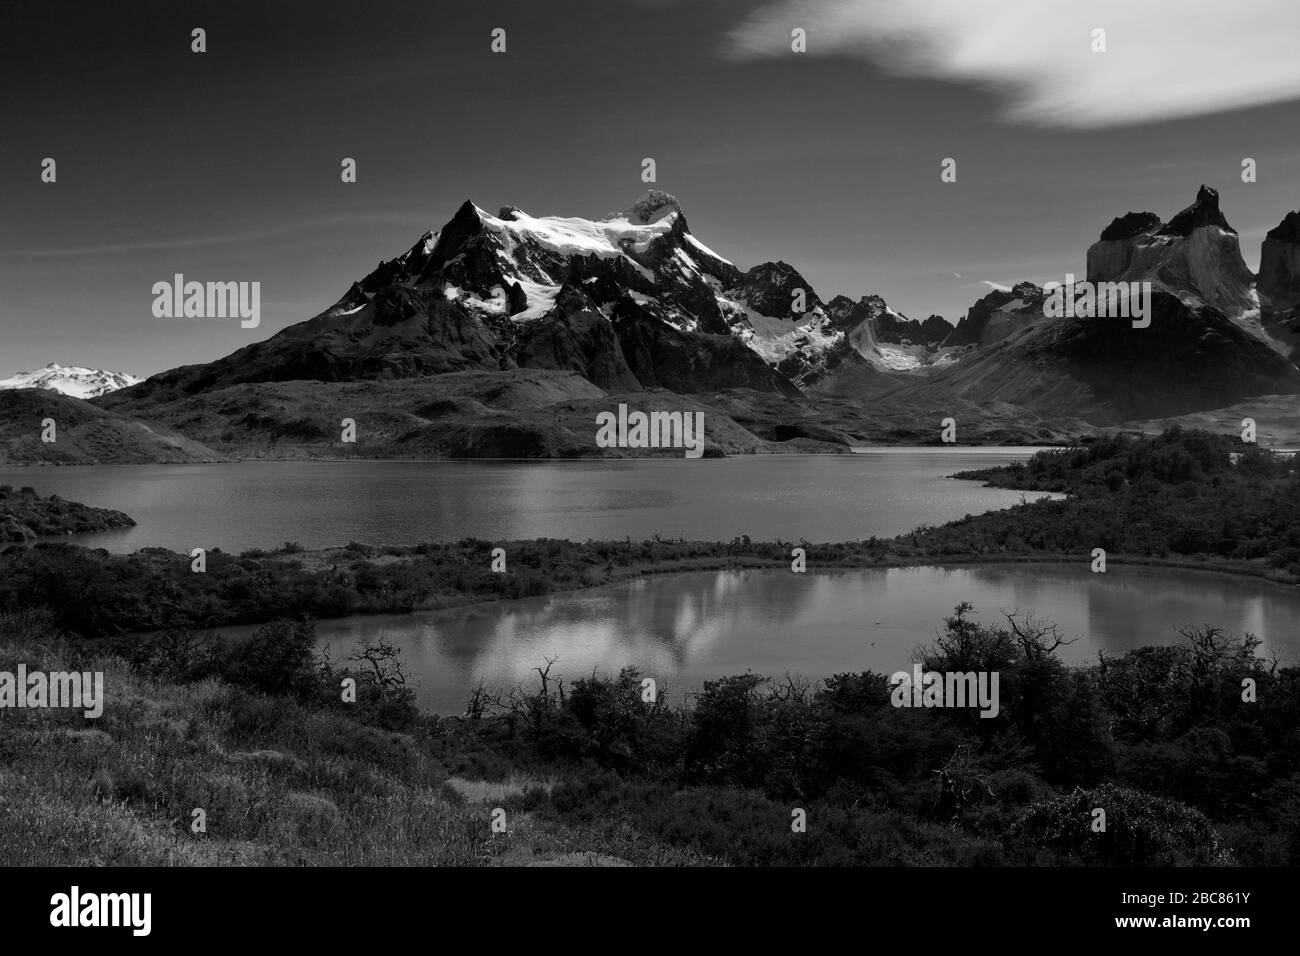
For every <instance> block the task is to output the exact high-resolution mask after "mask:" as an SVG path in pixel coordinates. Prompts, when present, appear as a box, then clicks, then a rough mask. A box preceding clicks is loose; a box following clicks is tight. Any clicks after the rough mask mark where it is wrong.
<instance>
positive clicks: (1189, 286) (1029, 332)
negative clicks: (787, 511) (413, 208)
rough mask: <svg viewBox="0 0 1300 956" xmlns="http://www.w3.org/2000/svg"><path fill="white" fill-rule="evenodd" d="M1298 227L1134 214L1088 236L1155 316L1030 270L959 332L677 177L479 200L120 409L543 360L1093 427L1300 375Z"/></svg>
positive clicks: (593, 372) (1199, 212)
mask: <svg viewBox="0 0 1300 956" xmlns="http://www.w3.org/2000/svg"><path fill="white" fill-rule="evenodd" d="M1293 233H1294V230H1292V229H1290V228H1289V227H1286V224H1285V223H1284V226H1283V227H1279V229H1277V230H1274V233H1270V240H1271V241H1272V243H1273V245H1272V246H1271V247H1270V258H1269V259H1268V262H1269V263H1270V266H1269V268H1270V272H1269V277H1270V278H1269V281H1268V282H1267V283H1263V284H1260V285H1259V286H1258V287H1257V284H1256V282H1255V277H1254V276H1253V275H1251V274H1250V272H1249V270H1247V269H1246V267H1245V265H1244V262H1243V260H1242V258H1241V253H1240V247H1239V238H1238V235H1237V233H1236V231H1235V230H1233V229H1232V227H1231V226H1230V225H1228V223H1227V220H1226V219H1225V218H1224V216H1223V214H1222V213H1221V212H1220V211H1219V207H1218V194H1217V193H1216V192H1215V191H1214V190H1213V189H1210V188H1208V187H1202V189H1201V190H1200V192H1199V193H1198V194H1197V197H1196V200H1195V202H1193V204H1192V205H1191V206H1189V207H1188V208H1187V209H1185V210H1183V211H1182V212H1180V213H1178V214H1177V215H1175V216H1174V217H1172V218H1171V219H1170V220H1169V221H1168V222H1163V221H1162V220H1161V219H1160V217H1158V216H1156V215H1155V214H1153V213H1129V214H1127V215H1125V216H1121V217H1119V218H1117V219H1116V220H1115V221H1114V222H1112V223H1111V224H1110V225H1109V226H1108V227H1106V229H1104V230H1103V231H1102V233H1101V236H1100V238H1099V240H1098V241H1097V242H1096V243H1094V244H1093V246H1092V247H1091V248H1090V249H1089V250H1088V253H1087V277H1088V280H1089V281H1093V282H1102V281H1107V282H1109V281H1126V282H1129V281H1132V282H1141V281H1149V282H1151V284H1152V297H1151V302H1150V306H1151V310H1152V319H1153V324H1152V326H1151V328H1143V329H1133V328H1132V327H1131V325H1130V324H1129V323H1128V322H1123V321H1122V322H1114V321H1105V320H1092V319H1084V318H1082V317H1078V316H1074V317H1064V318H1061V317H1055V318H1054V317H1051V316H1049V315H1048V314H1047V311H1046V310H1045V307H1044V300H1045V295H1046V294H1045V291H1044V289H1043V288H1041V287H1039V286H1038V285H1035V284H1033V283H1028V282H1025V283H1020V284H1018V285H1016V286H1015V287H1014V288H1012V289H1011V290H1008V291H1002V290H998V291H995V292H992V293H989V294H988V295H986V296H984V297H983V298H982V299H981V300H980V301H978V302H976V303H975V304H974V305H973V306H972V307H971V309H970V311H969V313H968V314H967V315H966V316H965V317H964V318H963V319H962V321H961V323H959V324H958V326H957V327H956V328H953V327H952V326H950V325H949V324H948V323H947V322H945V321H944V320H943V319H941V318H939V317H938V316H931V317H930V318H928V319H926V320H925V321H924V322H918V321H915V320H912V319H909V318H908V317H907V316H905V315H903V314H902V313H900V312H898V311H896V310H894V309H892V308H890V307H889V305H888V304H887V303H886V302H885V301H884V300H883V299H881V298H880V297H879V296H872V295H868V296H863V297H861V298H859V299H858V300H856V301H854V300H853V299H851V298H849V297H847V296H842V295H841V296H835V297H833V298H831V299H829V300H828V299H823V298H822V297H821V296H820V295H818V294H817V292H816V290H814V289H813V288H812V285H811V283H809V282H808V281H807V279H806V278H805V277H804V276H802V275H801V274H800V273H799V271H798V270H797V269H795V268H794V267H793V266H791V265H789V264H788V263H786V262H783V261H780V260H775V261H771V262H763V263H760V264H758V265H755V266H753V267H752V268H749V269H746V270H742V269H740V268H739V267H737V266H736V265H735V264H734V263H733V262H731V261H729V260H728V259H726V258H724V257H723V256H721V255H720V254H719V253H717V252H715V251H713V249H711V248H710V247H709V246H708V245H706V244H705V243H704V242H703V241H701V240H700V239H698V238H696V237H695V235H694V234H693V233H692V232H691V230H690V228H689V226H688V225H687V222H686V216H685V214H684V213H683V211H682V209H681V207H680V205H679V204H678V203H677V201H676V199H674V198H673V197H672V196H671V195H669V194H668V193H665V192H662V191H659V190H651V191H650V192H649V193H647V194H646V195H645V196H643V197H642V198H641V199H640V200H638V201H637V202H636V203H634V204H633V205H632V206H631V207H629V208H628V209H626V210H624V211H622V212H617V213H612V214H610V215H608V216H605V217H604V218H603V219H583V218H571V217H562V216H533V215H530V214H528V213H526V212H524V211H523V210H521V209H519V208H517V207H515V206H505V207H502V208H501V209H500V210H499V211H498V212H497V213H496V214H495V215H494V214H492V213H489V212H488V211H486V210H484V209H482V208H481V207H479V206H477V205H476V204H475V203H473V202H471V201H466V202H465V203H463V204H462V205H461V206H460V208H459V209H458V210H457V211H456V213H455V215H454V216H453V217H452V219H451V220H450V221H449V222H448V223H447V224H446V225H445V226H444V227H443V228H442V229H441V230H439V231H437V232H433V231H430V232H427V233H425V234H424V235H423V236H421V237H420V238H419V239H418V240H417V242H416V243H415V244H414V245H413V246H411V247H410V248H409V249H408V250H407V251H406V252H404V253H402V254H401V255H399V256H398V257H396V258H395V259H391V260H387V261H381V262H380V263H379V264H378V265H377V267H376V268H375V269H373V270H372V271H371V272H370V273H369V274H368V275H366V276H365V277H364V278H362V279H360V280H359V281H357V282H354V283H353V284H352V286H351V288H349V289H348V291H347V292H346V293H345V294H344V295H343V297H342V298H340V299H339V300H338V301H337V302H336V303H335V304H334V305H332V306H331V307H330V308H328V309H326V310H325V311H324V312H322V313H320V314H319V315H317V316H316V317H315V318H312V319H309V320H307V321H305V322H300V323H298V324H297V325H293V326H290V327H288V328H286V329H284V330H282V331H281V332H279V333H277V334H276V335H274V336H272V337H271V338H269V339H266V340H265V341H262V342H258V343H256V344H253V345H249V346H247V347H245V348H243V349H240V350H239V351H238V352H235V353H233V354H232V355H228V356H226V357H225V358H221V359H218V360H216V361H215V362H210V363H208V364H205V365H193V366H186V367H184V368H178V369H173V370H172V371H169V372H164V373H162V374H160V375H156V376H153V377H152V378H150V379H149V380H147V381H146V382H144V383H143V384H141V385H138V386H135V387H134V388H131V389H128V390H124V391H123V392H121V393H119V394H117V395H113V396H111V397H110V398H108V399H106V400H105V406H106V407H110V406H111V407H115V408H117V407H120V408H128V409H129V408H131V407H135V406H137V405H145V404H152V405H157V404H160V403H168V402H173V401H183V400H185V399H186V398H188V397H190V396H197V395H207V394H211V393H213V392H216V391H218V390H221V389H225V388H229V387H232V386H237V385H243V384H256V383H267V382H289V381H300V382H313V381H315V382H366V381H374V380H398V379H418V378H427V377H430V376H437V375H443V374H445V373H449V372H500V371H511V370H515V369H538V370H548V371H560V372H570V373H577V374H578V375H580V376H581V377H582V378H583V379H585V380H586V382H587V383H590V384H591V385H594V386H596V387H597V388H598V389H602V390H605V391H607V392H626V393H633V392H637V391H641V390H645V389H654V388H663V389H668V390H670V391H673V392H677V393H679V394H686V395H695V396H711V399H710V400H714V401H716V400H721V399H720V398H719V396H720V395H721V393H724V392H727V391H729V390H747V391H749V392H751V393H752V392H758V393H767V394H768V395H769V396H772V395H775V396H782V397H788V398H801V397H803V398H813V397H820V396H829V397H833V398H835V399H837V400H838V399H841V398H843V399H851V400H854V401H861V400H863V399H866V398H872V397H884V396H888V397H890V400H891V401H897V402H903V403H905V404H907V403H910V404H908V407H918V408H919V407H929V406H928V405H926V403H930V405H934V404H935V403H938V404H939V405H943V404H945V403H947V404H951V401H950V400H951V399H960V400H963V401H968V402H971V403H974V404H976V405H980V406H981V407H983V405H984V403H988V402H997V403H1002V405H1005V406H1006V407H1022V408H1025V409H1028V410H1030V411H1031V412H1033V413H1035V414H1039V415H1045V416H1051V417H1054V418H1071V419H1073V418H1082V419H1084V420H1085V421H1090V422H1093V423H1103V422H1104V423H1110V422H1117V421H1126V420H1134V419H1146V418H1151V417H1155V416H1161V415H1177V414H1185V413H1187V412H1190V411H1200V410H1204V409H1209V408H1221V407H1226V406H1228V405H1231V404H1233V403H1235V402H1238V401H1240V400H1242V399H1243V398H1248V397H1251V396H1256V395H1265V394H1280V393H1287V394H1290V393H1294V392H1296V391H1300V369H1297V367H1296V365H1295V363H1294V359H1293V358H1292V357H1291V354H1290V343H1289V342H1288V341H1287V340H1286V336H1284V335H1283V334H1282V331H1284V330H1285V329H1290V326H1286V322H1287V321H1293V320H1286V319H1284V318H1274V317H1273V316H1274V313H1276V312H1277V311H1278V308H1279V307H1285V306H1288V305H1290V304H1292V302H1293V300H1295V299H1296V297H1297V294H1295V293H1294V291H1293V288H1294V286H1295V285H1296V283H1297V281H1300V280H1295V276H1296V275H1300V266H1298V265H1297V262H1300V257H1298V256H1297V254H1296V249H1297V248H1300V244H1298V243H1296V242H1294V241H1292V240H1293V238H1294V237H1293ZM1064 268H1068V265H1066V264H1063V269H1064ZM1262 300H1267V302H1265V303H1264V304H1265V305H1266V306H1267V308H1265V309H1261V302H1262ZM1284 326H1285V329H1284ZM1291 331H1294V330H1291ZM754 402H758V400H757V399H755V400H754ZM761 404H765V407H766V400H765V399H764V400H763V402H762V403H761ZM490 406H491V403H490V402H488V403H484V404H483V405H482V407H483V408H489V407H490ZM421 407H422V408H423V406H421ZM430 407H432V406H430ZM771 407H776V406H771ZM999 407H1001V406H999ZM178 414H179V413H178ZM737 414H740V415H741V418H744V419H745V420H746V421H756V420H757V418H754V419H751V418H747V417H746V416H745V415H744V414H743V413H740V412H739V411H738V412H737ZM765 414H766V413H765ZM417 417H422V416H417ZM769 417H770V416H769ZM737 420H738V421H739V420H740V419H737ZM291 424H292V423H291ZM286 427H289V426H286ZM293 427H297V426H296V425H294V426H293Z"/></svg>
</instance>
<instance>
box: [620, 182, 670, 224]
mask: <svg viewBox="0 0 1300 956" xmlns="http://www.w3.org/2000/svg"><path fill="white" fill-rule="evenodd" d="M681 211H682V207H681V206H680V205H679V204H678V202H677V197H676V196H674V195H673V194H672V193H667V192H664V191H663V190H662V189H649V190H646V192H645V195H643V196H642V197H641V198H640V199H638V200H637V201H636V202H634V203H633V204H632V205H631V206H629V207H628V208H627V209H625V210H623V212H621V213H614V214H612V215H610V216H608V217H606V218H609V219H613V218H616V217H619V216H621V217H622V218H624V219H626V220H627V221H628V222H639V223H641V224H643V225H644V224H646V223H651V222H658V221H659V220H660V219H662V218H663V217H664V216H666V215H668V214H669V213H672V212H676V213H680V212H681Z"/></svg>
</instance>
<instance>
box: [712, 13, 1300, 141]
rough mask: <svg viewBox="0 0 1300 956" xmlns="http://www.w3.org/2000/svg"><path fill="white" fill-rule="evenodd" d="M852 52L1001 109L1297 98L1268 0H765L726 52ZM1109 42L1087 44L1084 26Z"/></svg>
mask: <svg viewBox="0 0 1300 956" xmlns="http://www.w3.org/2000/svg"><path fill="white" fill-rule="evenodd" d="M795 27H802V28H804V29H805V30H806V31H807V37H808V39H807V45H808V52H807V55H809V56H817V55H852V56H858V57H862V58H864V59H867V60H870V61H871V62H873V63H875V64H876V65H878V66H879V67H880V68H882V69H883V70H885V71H887V72H890V73H894V74H897V75H900V76H917V77H928V78H937V79H944V80H952V81H955V82H960V83H967V84H970V85H972V86H977V87H980V88H984V89H989V90H992V91H994V92H996V93H997V94H998V95H999V96H1000V97H1001V98H1002V102H1003V111H1004V116H1005V118H1007V119H1009V120H1012V121H1017V122H1023V123H1029V124H1034V125H1040V126H1061V127H1078V128H1098V127H1105V126H1122V125H1128V124H1134V123H1142V122H1149V121H1158V120H1167V119H1174V118H1179V117H1188V116H1197V115H1201V114H1205V113H1214V112H1219V111H1223V110H1229V109H1235V108H1242V107H1248V106H1260V105H1265V104H1268V103H1277V102H1284V101H1287V100H1292V99H1297V98H1300V56H1297V55H1296V50H1295V38H1296V36H1297V35H1300V4H1297V3H1292V2H1278V0H1233V2H1231V3H1228V2H1226V0H1090V2H1088V3H1086V4H1085V3H1077V2H1070V0H769V2H765V3H763V4H762V5H760V7H759V8H758V10H757V11H756V12H754V13H752V14H751V15H750V16H748V17H747V18H746V19H744V20H743V21H742V22H741V23H740V25H739V26H737V27H736V28H735V29H734V30H732V31H731V33H730V34H729V35H728V37H727V40H726V46H725V52H726V53H727V54H729V55H731V56H734V57H738V58H743V59H750V58H756V57H771V56H777V55H789V54H790V31H791V30H792V29H794V28H795ZM1095 29H1103V30H1105V31H1106V37H1105V39H1106V52H1104V53H1096V52H1093V48H1092V47H1093V31H1094V30H1095Z"/></svg>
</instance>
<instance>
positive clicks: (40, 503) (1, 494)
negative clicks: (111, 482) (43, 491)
mask: <svg viewBox="0 0 1300 956" xmlns="http://www.w3.org/2000/svg"><path fill="white" fill-rule="evenodd" d="M133 524H135V522H134V521H133V520H132V519H131V518H129V517H128V516H126V515H124V514H122V512H120V511H109V510H107V509H104V508H92V507H90V506H89V505H83V504H79V503H77V502H75V501H66V500H64V499H63V498H60V497H59V496H58V495H50V496H49V497H48V498H42V497H41V496H40V495H38V494H37V493H36V489H34V488H32V487H30V486H24V487H22V488H20V489H18V490H17V491H15V490H14V488H13V486H12V485H0V542H8V541H33V540H35V539H37V538H45V537H51V536H53V535H63V534H80V533H83V532H90V531H105V530H107V529H109V528H128V527H130V526H131V525H133Z"/></svg>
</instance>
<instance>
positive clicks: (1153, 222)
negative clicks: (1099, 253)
mask: <svg viewBox="0 0 1300 956" xmlns="http://www.w3.org/2000/svg"><path fill="white" fill-rule="evenodd" d="M1159 225H1160V217H1159V216H1157V215H1156V214H1155V213H1153V212H1127V213H1125V214H1124V215H1122V216H1116V217H1115V218H1114V219H1112V220H1111V221H1110V225H1109V226H1107V227H1106V228H1105V229H1103V230H1102V231H1101V241H1102V242H1110V241H1112V240H1115V239H1132V238H1133V237H1134V236H1140V235H1142V233H1144V232H1148V231H1150V230H1151V229H1154V228H1156V227H1157V226H1159Z"/></svg>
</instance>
